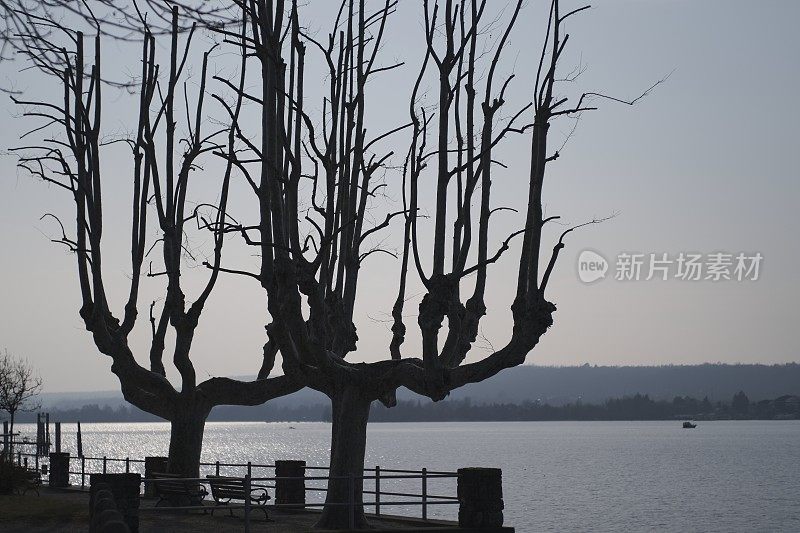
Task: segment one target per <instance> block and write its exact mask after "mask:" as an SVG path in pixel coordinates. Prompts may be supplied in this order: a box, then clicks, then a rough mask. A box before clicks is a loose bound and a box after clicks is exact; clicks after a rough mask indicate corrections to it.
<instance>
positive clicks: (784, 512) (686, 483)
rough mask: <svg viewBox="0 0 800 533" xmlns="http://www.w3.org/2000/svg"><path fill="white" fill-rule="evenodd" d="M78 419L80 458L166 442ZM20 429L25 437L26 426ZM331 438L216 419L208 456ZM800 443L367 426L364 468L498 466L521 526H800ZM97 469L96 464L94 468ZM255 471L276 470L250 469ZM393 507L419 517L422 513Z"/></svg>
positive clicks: (313, 430) (268, 451)
mask: <svg viewBox="0 0 800 533" xmlns="http://www.w3.org/2000/svg"><path fill="white" fill-rule="evenodd" d="M82 428H83V441H84V453H85V454H86V455H87V456H95V457H102V456H103V455H105V456H108V457H127V456H130V457H132V458H133V457H136V458H142V457H144V456H147V455H164V454H165V453H166V451H167V446H168V442H169V425H168V424H166V423H133V424H83V425H82ZM291 428H294V429H291ZM22 431H23V432H25V433H28V434H30V435H31V436H32V435H33V426H32V425H25V426H23V428H22ZM64 432H65V434H64V439H63V441H64V444H63V447H64V449H65V450H66V451H70V452H72V453H73V454H74V452H75V428H74V425H71V424H65V425H64ZM329 439H330V425H329V424H325V423H303V422H298V423H263V422H248V423H240V422H230V423H228V422H212V423H209V424H208V425H207V426H206V432H205V441H204V448H203V460H204V461H205V462H214V461H217V460H218V461H220V462H231V463H246V462H247V461H252V462H254V463H264V464H273V463H274V461H275V459H304V460H306V461H307V463H308V464H309V465H310V466H313V465H317V466H323V465H326V464H327V454H328V444H329ZM799 443H800V423H798V422H796V421H785V422H756V421H753V422H702V423H701V424H700V426H699V427H698V428H697V429H696V430H691V431H687V430H683V429H681V428H680V425H679V423H676V422H511V423H503V422H498V423H417V424H414V423H407V424H406V423H403V424H371V425H370V429H369V438H368V450H367V461H366V464H367V466H368V467H372V466H375V465H380V466H381V467H382V468H408V469H420V468H422V467H427V468H429V469H432V470H455V469H457V468H459V467H462V466H497V467H501V468H502V469H503V479H504V492H505V502H506V521H507V523H509V524H511V525H514V526H516V527H517V531H521V532H527V531H565V530H567V531H619V530H631V531H641V530H659V531H719V532H723V531H800V497H799V496H798V495H799V494H800V444H799ZM89 468H90V465H89V464H88V463H87V470H88V469H89ZM91 468H93V469H95V470H99V469H100V468H101V463H100V462H98V463H97V464H95V465H94V466H92V467H91ZM132 470H134V471H140V469H139V468H136V466H134V467H133V468H132ZM212 470H213V467H210V468H208V469H207V470H206V471H204V474H206V473H211V472H212ZM109 471H124V463H120V464H116V465H109ZM222 471H223V472H229V473H231V474H237V473H238V474H239V475H242V474H243V472H242V471H241V470H239V471H238V472H236V471H233V470H232V469H227V470H226V469H222ZM253 475H254V476H258V475H262V476H263V475H272V471H269V472H267V471H265V470H258V469H255V470H254V472H253ZM308 475H313V474H311V473H309V474H308ZM73 479H74V478H73ZM77 482H78V483H79V478H78V481H77ZM308 485H309V486H311V485H313V484H312V483H309V484H308ZM401 487H402V490H401V491H405V490H406V489H410V490H411V491H413V492H419V481H414V482H412V481H404V482H399V483H398V484H396V485H394V486H390V485H389V483H388V482H384V483H382V489H383V490H395V489H398V490H400V489H401ZM368 488H369V487H368ZM429 490H430V492H431V493H435V494H444V495H454V494H455V481H454V480H436V481H431V483H430V489H429ZM319 497H320V494H319V493H318V494H317V497H316V498H313V497H311V496H309V501H312V500H318V498H319ZM385 499H388V498H385ZM384 512H386V513H388V512H390V511H389V509H388V508H386V509H384ZM391 512H395V513H397V514H415V515H419V508H416V509H397V508H392V509H391ZM455 513H456V508H455V507H451V506H441V507H435V508H432V509H431V511H430V516H432V517H447V518H452V517H454V516H455Z"/></svg>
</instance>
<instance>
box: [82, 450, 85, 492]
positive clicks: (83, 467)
mask: <svg viewBox="0 0 800 533" xmlns="http://www.w3.org/2000/svg"><path fill="white" fill-rule="evenodd" d="M81 488H82V489H83V488H86V457H83V456H81Z"/></svg>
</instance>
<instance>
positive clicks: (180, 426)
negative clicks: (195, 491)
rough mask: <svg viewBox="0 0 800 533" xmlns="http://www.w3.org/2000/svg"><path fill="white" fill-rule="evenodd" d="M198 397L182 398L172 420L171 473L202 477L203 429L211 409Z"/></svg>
mask: <svg viewBox="0 0 800 533" xmlns="http://www.w3.org/2000/svg"><path fill="white" fill-rule="evenodd" d="M198 403H201V402H200V401H199V400H198V399H196V398H188V399H185V400H184V399H181V401H180V404H179V405H178V406H177V407H176V409H175V414H174V415H173V417H172V420H171V431H170V437H169V467H168V469H169V473H170V474H180V475H181V476H183V477H189V478H196V477H200V452H201V451H202V449H203V430H204V429H205V424H206V418H208V413H209V412H210V411H211V409H210V408H209V407H206V406H205V405H197V404H198Z"/></svg>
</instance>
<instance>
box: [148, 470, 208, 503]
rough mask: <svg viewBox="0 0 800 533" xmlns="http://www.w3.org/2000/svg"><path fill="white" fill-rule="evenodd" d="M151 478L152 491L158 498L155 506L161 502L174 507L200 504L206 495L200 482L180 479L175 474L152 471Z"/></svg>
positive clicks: (206, 492)
mask: <svg viewBox="0 0 800 533" xmlns="http://www.w3.org/2000/svg"><path fill="white" fill-rule="evenodd" d="M152 480H153V481H152V483H153V491H154V493H155V495H156V497H157V498H158V501H157V502H156V507H158V506H159V505H160V504H161V503H162V502H168V503H170V504H171V505H173V506H175V507H182V506H202V505H203V498H205V497H206V496H207V495H208V491H207V490H206V488H205V487H204V486H203V485H202V484H200V483H198V482H197V481H189V480H186V479H182V478H181V476H179V475H177V474H166V473H163V472H153V474H152ZM203 512H205V509H204V510H203Z"/></svg>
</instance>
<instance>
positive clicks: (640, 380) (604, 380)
mask: <svg viewBox="0 0 800 533" xmlns="http://www.w3.org/2000/svg"><path fill="white" fill-rule="evenodd" d="M740 390H743V391H745V392H746V393H747V395H748V397H749V398H750V399H751V400H752V401H759V400H764V399H772V398H777V397H779V396H782V395H785V394H792V395H800V364H797V363H789V364H781V365H752V364H747V365H723V364H703V365H669V366H590V365H584V366H578V367H575V366H570V367H547V366H521V367H517V368H513V369H509V370H505V371H503V372H501V373H500V374H498V375H497V376H495V377H493V378H491V379H489V380H486V381H484V382H482V383H474V384H470V385H467V386H465V387H462V388H460V389H458V390H456V391H453V393H451V395H450V399H454V400H460V399H465V398H470V399H471V400H472V401H473V402H474V403H517V404H519V403H522V402H525V401H537V400H539V401H541V402H542V403H549V404H551V405H564V404H567V403H572V402H575V401H577V400H579V399H580V400H581V401H583V402H587V403H602V402H603V401H605V400H607V399H609V398H621V397H623V396H630V395H633V394H636V393H641V394H648V395H649V396H650V397H651V398H653V399H654V400H671V399H672V398H674V397H675V396H691V397H693V398H704V397H706V396H708V398H709V399H710V400H711V401H730V399H731V398H732V397H733V395H734V394H735V393H736V392H738V391H740ZM398 398H399V399H400V400H413V399H418V397H417V396H416V395H415V394H413V393H412V392H410V391H408V390H405V389H401V390H400V391H399V393H398ZM42 403H43V406H44V407H46V408H59V409H72V408H77V407H81V406H83V405H87V404H97V405H99V406H101V407H102V406H109V407H113V408H116V407H118V406H120V405H123V404H124V403H125V401H124V400H123V399H122V395H121V394H120V393H119V392H113V391H105V392H87V393H60V394H59V393H50V394H45V395H43V397H42ZM269 404H270V405H272V406H274V407H276V408H281V409H291V408H293V407H297V406H302V405H316V404H327V399H326V398H325V397H324V396H323V395H322V394H320V393H318V392H316V391H313V390H310V389H303V390H302V391H299V392H297V393H295V394H292V395H290V396H286V397H284V398H278V399H276V400H273V401H271V402H269ZM221 409H223V410H225V411H227V410H228V408H221Z"/></svg>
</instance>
